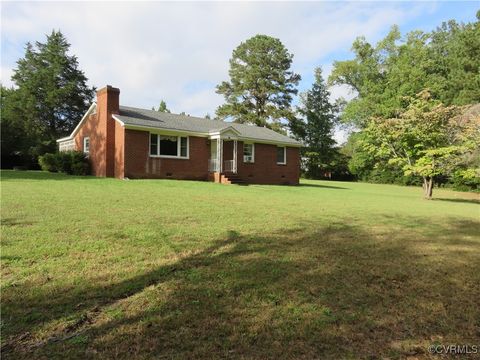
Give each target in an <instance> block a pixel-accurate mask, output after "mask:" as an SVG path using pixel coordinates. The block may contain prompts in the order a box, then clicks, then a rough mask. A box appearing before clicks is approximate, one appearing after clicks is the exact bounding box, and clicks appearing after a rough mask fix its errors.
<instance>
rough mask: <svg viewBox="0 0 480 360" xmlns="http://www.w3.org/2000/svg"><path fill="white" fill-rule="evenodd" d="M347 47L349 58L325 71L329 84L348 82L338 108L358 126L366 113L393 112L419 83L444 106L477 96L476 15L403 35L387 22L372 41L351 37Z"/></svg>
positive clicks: (479, 31) (479, 37)
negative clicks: (346, 97) (347, 94)
mask: <svg viewBox="0 0 480 360" xmlns="http://www.w3.org/2000/svg"><path fill="white" fill-rule="evenodd" d="M477 16H479V15H478V14H477ZM352 51H353V53H354V55H355V57H354V59H352V60H345V61H336V62H334V68H333V71H332V73H331V75H330V77H329V83H330V84H332V85H333V84H337V85H348V86H350V87H351V89H352V90H353V91H354V92H355V93H356V94H357V96H356V97H355V98H354V99H353V100H351V101H350V102H349V103H348V104H347V105H346V107H345V109H344V112H343V114H342V120H343V121H344V122H346V123H350V124H354V125H356V126H357V127H360V128H362V127H363V126H365V125H366V123H367V121H368V119H369V118H370V117H372V116H380V117H386V118H388V117H394V116H397V115H398V114H400V113H401V112H402V111H404V110H405V108H406V105H407V103H406V102H405V98H408V97H413V96H415V94H417V93H419V92H420V91H422V90H424V89H429V90H430V93H431V94H432V96H433V97H434V98H435V99H438V100H440V101H441V102H442V103H443V104H444V105H446V106H449V105H466V104H472V103H476V102H479V101H480V22H479V21H476V22H474V23H469V24H459V23H457V22H455V21H453V20H451V21H449V22H447V23H443V24H442V25H441V26H440V27H439V28H437V29H436V30H434V31H431V32H428V33H425V32H422V31H412V32H410V33H408V34H406V36H403V37H402V36H401V34H400V31H399V29H398V27H397V26H393V27H392V29H391V31H390V32H389V34H388V35H387V36H386V37H385V38H384V39H382V40H381V41H379V42H378V43H377V44H376V45H372V44H370V43H369V42H367V41H366V39H365V38H364V37H359V38H357V39H356V40H355V41H354V43H353V45H352Z"/></svg>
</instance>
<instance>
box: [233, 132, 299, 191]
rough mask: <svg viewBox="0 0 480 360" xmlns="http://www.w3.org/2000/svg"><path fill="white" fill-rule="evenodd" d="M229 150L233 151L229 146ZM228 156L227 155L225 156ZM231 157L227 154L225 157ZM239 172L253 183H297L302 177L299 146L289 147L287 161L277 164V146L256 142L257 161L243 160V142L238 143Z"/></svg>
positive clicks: (243, 177)
mask: <svg viewBox="0 0 480 360" xmlns="http://www.w3.org/2000/svg"><path fill="white" fill-rule="evenodd" d="M225 144H227V143H225ZM228 152H230V153H231V152H232V150H231V149H230V148H229V150H228ZM225 156H226V157H225ZM229 158H230V159H231V156H229V154H226V149H225V147H224V159H225V160H228V159H229ZM237 174H238V176H239V177H240V178H242V179H243V180H245V181H246V182H248V183H251V184H290V185H297V184H298V183H299V178H300V152H299V148H296V147H287V163H286V164H285V165H278V164H277V146H276V145H268V144H259V143H255V162H254V163H252V164H249V163H244V162H243V142H241V141H239V142H238V144H237Z"/></svg>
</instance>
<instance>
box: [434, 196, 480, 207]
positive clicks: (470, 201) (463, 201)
mask: <svg viewBox="0 0 480 360" xmlns="http://www.w3.org/2000/svg"><path fill="white" fill-rule="evenodd" d="M432 200H433V201H448V202H453V203H461V204H477V205H480V199H446V198H434V199H432Z"/></svg>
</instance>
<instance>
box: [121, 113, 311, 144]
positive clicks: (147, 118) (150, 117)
mask: <svg viewBox="0 0 480 360" xmlns="http://www.w3.org/2000/svg"><path fill="white" fill-rule="evenodd" d="M114 116H115V118H116V119H117V120H119V121H121V122H122V123H123V124H125V125H126V126H133V127H140V128H152V129H165V130H174V131H183V132H187V133H198V134H202V135H209V134H212V133H218V132H220V133H221V132H222V130H224V129H227V128H233V129H235V130H236V131H237V132H238V139H239V140H257V141H266V142H272V143H279V144H286V145H291V146H301V145H302V144H301V143H300V142H298V141H296V140H294V139H292V138H291V137H289V136H285V135H282V134H279V133H277V132H275V131H273V130H270V129H267V128H264V127H259V126H255V125H245V124H237V123H232V122H224V121H220V120H209V119H205V118H200V117H195V116H189V115H178V114H170V113H163V112H158V111H155V110H146V109H139V108H134V107H128V106H120V114H116V115H114Z"/></svg>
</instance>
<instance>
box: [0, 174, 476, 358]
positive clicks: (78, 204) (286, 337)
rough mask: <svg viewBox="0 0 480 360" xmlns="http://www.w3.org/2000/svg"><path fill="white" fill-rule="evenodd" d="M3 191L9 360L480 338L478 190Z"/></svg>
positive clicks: (114, 185)
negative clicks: (426, 194)
mask: <svg viewBox="0 0 480 360" xmlns="http://www.w3.org/2000/svg"><path fill="white" fill-rule="evenodd" d="M1 190H2V194H1V205H2V209H1V210H2V234H1V235H2V236H1V241H2V244H1V262H2V279H1V280H2V281H1V286H2V294H1V295H2V299H1V304H2V323H1V325H2V328H1V330H2V331H1V333H2V345H3V350H2V352H3V354H2V356H3V357H4V358H12V359H13V358H15V359H22V358H24V359H32V358H45V359H47V358H49V359H52V358H53V359H55V358H57V359H66V358H68V359H71V358H72V359H75V358H76V359H88V358H101V359H110V358H119V359H133V358H135V359H151V358H169V359H170V358H171V359H215V358H237V359H279V358H280V359H313V358H316V359H363V358H368V359H377V358H390V359H404V358H407V357H409V356H411V357H413V358H419V359H421V358H438V357H437V356H436V355H435V356H433V355H429V354H428V352H427V346H428V345H430V344H479V343H480V236H479V229H480V205H479V200H478V195H476V194H467V193H455V192H451V191H444V190H435V192H434V196H435V197H436V198H437V199H436V200H432V201H426V200H423V199H422V191H421V189H420V188H407V187H399V186H391V185H373V184H362V183H344V182H324V181H302V185H301V186H260V185H254V186H234V185H231V186H228V185H218V184H213V183H206V182H205V183H204V182H190V181H173V180H172V181H171V180H136V181H120V180H115V179H97V178H93V177H84V178H82V177H70V176H66V175H60V174H48V173H42V172H13V171H3V172H2V181H1ZM471 356H473V355H471Z"/></svg>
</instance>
